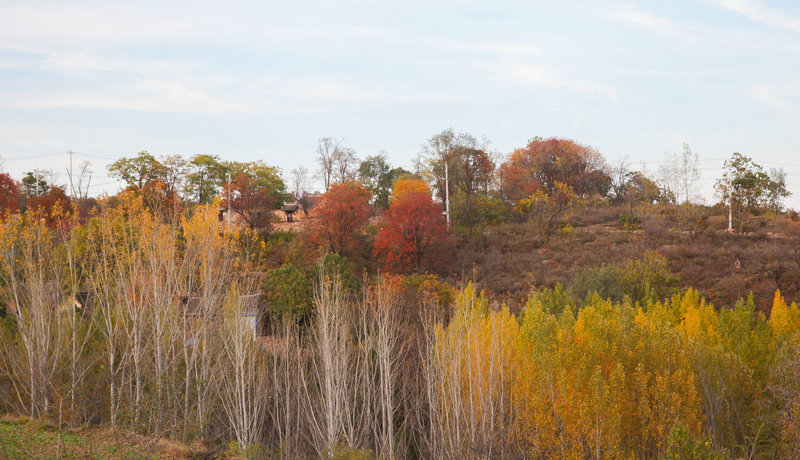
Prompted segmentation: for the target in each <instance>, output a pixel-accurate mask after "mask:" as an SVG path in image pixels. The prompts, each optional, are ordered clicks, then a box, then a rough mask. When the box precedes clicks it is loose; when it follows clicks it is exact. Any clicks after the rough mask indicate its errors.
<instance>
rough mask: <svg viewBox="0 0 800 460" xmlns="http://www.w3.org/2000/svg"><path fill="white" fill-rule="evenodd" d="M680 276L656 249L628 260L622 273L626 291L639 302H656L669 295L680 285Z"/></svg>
mask: <svg viewBox="0 0 800 460" xmlns="http://www.w3.org/2000/svg"><path fill="white" fill-rule="evenodd" d="M679 282H680V278H679V277H678V276H677V275H675V274H674V273H673V272H672V270H670V266H669V260H668V259H667V258H666V257H664V256H662V255H661V254H658V253H657V252H654V251H646V252H645V253H644V255H643V256H642V257H641V258H639V259H636V260H632V261H630V262H628V266H627V267H626V269H625V271H624V272H623V275H622V283H623V285H624V286H625V292H626V294H628V295H629V296H630V297H631V299H633V300H634V301H637V302H647V301H649V302H656V301H658V300H659V299H663V298H665V297H668V296H669V295H671V294H672V293H673V291H674V290H675V289H676V288H677V287H678V283H679Z"/></svg>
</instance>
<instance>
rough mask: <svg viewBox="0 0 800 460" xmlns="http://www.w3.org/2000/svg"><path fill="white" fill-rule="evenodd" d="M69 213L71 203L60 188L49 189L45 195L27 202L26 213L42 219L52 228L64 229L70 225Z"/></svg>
mask: <svg viewBox="0 0 800 460" xmlns="http://www.w3.org/2000/svg"><path fill="white" fill-rule="evenodd" d="M71 212H73V210H72V202H71V201H70V199H69V197H67V194H66V193H65V192H64V189H63V188H61V187H50V190H49V191H48V192H47V194H45V195H42V196H35V197H33V198H31V199H29V200H28V213H29V214H31V215H36V216H37V217H38V218H40V219H43V220H44V221H45V222H46V223H47V225H48V226H50V227H53V228H63V229H66V228H67V227H68V226H69V225H70V219H69V215H70V213H71ZM65 226H67V227H65Z"/></svg>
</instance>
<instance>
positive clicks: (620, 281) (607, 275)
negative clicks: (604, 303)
mask: <svg viewBox="0 0 800 460" xmlns="http://www.w3.org/2000/svg"><path fill="white" fill-rule="evenodd" d="M624 280H625V272H624V271H623V270H621V269H619V268H617V267H615V266H614V265H611V264H602V265H598V266H596V267H587V268H584V269H582V270H581V271H579V272H578V274H577V275H575V277H574V278H573V279H572V282H571V283H570V285H569V293H570V294H572V296H573V297H574V298H576V299H578V300H581V301H582V300H584V299H587V300H588V299H589V298H590V297H591V295H592V294H593V293H596V294H597V295H599V296H600V298H602V299H610V300H613V301H614V302H620V301H622V299H623V297H624V296H625V294H626V289H625V281H624Z"/></svg>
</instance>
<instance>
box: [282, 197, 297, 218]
mask: <svg viewBox="0 0 800 460" xmlns="http://www.w3.org/2000/svg"><path fill="white" fill-rule="evenodd" d="M298 209H300V205H299V204H298V203H297V201H293V202H291V203H287V202H285V201H284V202H283V206H281V211H283V213H284V214H285V215H286V222H294V213H296V212H297V210H298Z"/></svg>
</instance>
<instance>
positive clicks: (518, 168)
mask: <svg viewBox="0 0 800 460" xmlns="http://www.w3.org/2000/svg"><path fill="white" fill-rule="evenodd" d="M501 168H502V170H503V172H502V174H503V184H504V190H503V192H504V195H505V196H506V197H508V198H509V199H510V200H512V201H519V200H521V199H524V198H525V197H529V196H531V195H534V194H536V193H538V192H543V193H544V194H546V195H548V196H551V195H553V194H555V193H559V192H558V188H559V185H558V184H564V185H566V186H568V187H569V188H570V189H572V190H574V192H575V194H576V195H578V196H580V197H587V196H589V195H591V194H600V195H604V194H605V193H606V191H607V190H608V187H609V186H610V182H611V179H610V177H609V176H608V173H607V172H606V164H605V160H604V159H603V157H602V156H601V155H600V154H599V153H598V152H597V151H596V150H594V149H592V148H591V147H586V146H583V145H580V144H578V143H576V142H574V141H571V140H568V139H557V138H550V139H541V138H536V139H534V140H532V141H531V142H530V143H529V144H528V145H527V147H525V148H521V149H517V150H515V151H514V153H512V154H511V157H510V158H509V159H508V161H507V162H506V163H504V164H503V165H502V166H501Z"/></svg>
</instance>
